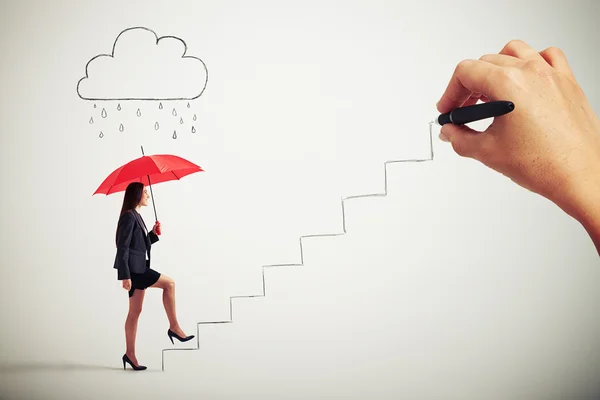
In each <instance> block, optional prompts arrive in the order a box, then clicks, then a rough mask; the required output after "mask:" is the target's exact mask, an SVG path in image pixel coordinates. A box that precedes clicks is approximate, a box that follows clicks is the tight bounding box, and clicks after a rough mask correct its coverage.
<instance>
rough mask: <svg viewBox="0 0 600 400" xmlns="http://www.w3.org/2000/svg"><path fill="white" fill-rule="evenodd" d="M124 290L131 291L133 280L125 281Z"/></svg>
mask: <svg viewBox="0 0 600 400" xmlns="http://www.w3.org/2000/svg"><path fill="white" fill-rule="evenodd" d="M123 289H125V290H131V279H123Z"/></svg>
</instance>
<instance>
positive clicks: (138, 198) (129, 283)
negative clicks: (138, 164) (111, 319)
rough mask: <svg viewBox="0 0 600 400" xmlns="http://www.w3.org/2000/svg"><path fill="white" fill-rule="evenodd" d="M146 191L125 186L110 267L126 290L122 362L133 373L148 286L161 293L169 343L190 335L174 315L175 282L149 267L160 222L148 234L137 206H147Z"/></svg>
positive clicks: (135, 185)
mask: <svg viewBox="0 0 600 400" xmlns="http://www.w3.org/2000/svg"><path fill="white" fill-rule="evenodd" d="M148 197H149V196H148V191H147V190H146V188H145V187H144V184H143V183H141V182H132V183H130V184H129V185H128V186H127V189H126V190H125V195H124V197H123V206H122V208H121V214H120V216H119V221H118V224H117V234H116V236H117V237H116V244H117V255H116V257H115V263H114V268H116V269H117V279H118V280H120V281H123V288H124V289H125V290H128V291H129V313H128V314H127V320H126V321H125V340H126V344H127V349H126V352H125V354H124V355H123V358H122V360H123V369H125V363H126V362H127V363H129V365H130V366H131V367H132V368H133V369H134V370H136V371H139V370H145V369H146V367H145V366H143V365H139V364H138V361H137V358H136V357H135V336H136V332H137V325H138V320H139V317H140V313H141V312H142V303H143V301H144V293H145V289H146V288H148V287H153V288H160V289H162V290H163V304H164V306H165V311H166V313H167V318H168V319H169V324H170V326H169V329H168V330H167V335H168V336H169V339H171V343H173V337H175V338H176V339H178V340H179V341H181V342H187V341H188V340H190V339H192V338H194V335H191V336H186V335H185V333H184V332H183V330H182V329H181V327H180V326H179V323H178V322H177V316H176V313H175V282H174V281H173V279H171V278H169V277H168V276H165V275H163V274H161V273H160V272H157V271H155V270H153V269H152V268H150V248H151V247H152V244H153V243H156V242H157V241H158V240H159V238H158V235H159V234H160V233H161V232H160V222H158V221H157V222H156V223H155V224H154V227H153V228H152V230H151V231H148V229H147V228H146V224H145V223H144V220H143V219H142V216H141V215H140V213H139V210H140V208H141V207H145V206H147V205H148Z"/></svg>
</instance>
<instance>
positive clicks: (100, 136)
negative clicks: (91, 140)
mask: <svg viewBox="0 0 600 400" xmlns="http://www.w3.org/2000/svg"><path fill="white" fill-rule="evenodd" d="M98 137H99V138H100V139H102V138H103V137H104V133H102V131H100V134H99V135H98Z"/></svg>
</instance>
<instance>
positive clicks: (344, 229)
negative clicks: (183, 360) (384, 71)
mask: <svg viewBox="0 0 600 400" xmlns="http://www.w3.org/2000/svg"><path fill="white" fill-rule="evenodd" d="M432 135H433V133H432V128H431V124H430V128H429V149H430V153H429V154H430V156H429V158H423V159H404V160H392V161H386V162H384V163H383V165H384V191H383V193H373V194H362V195H354V196H347V197H342V199H341V209H342V232H339V233H321V234H310V235H303V236H300V240H299V242H300V263H298V264H271V265H263V266H262V293H259V294H255V295H246V296H230V297H229V319H228V320H224V321H202V322H197V323H196V347H191V348H168V349H163V350H162V370H163V371H164V370H165V352H166V351H178V350H200V325H208V324H231V323H233V299H244V298H246V299H251V298H255V297H265V296H266V295H267V290H266V283H265V269H266V268H276V267H302V266H304V249H303V246H302V240H303V239H309V238H320V237H335V236H343V235H345V234H346V233H347V231H346V211H345V202H346V201H348V200H353V199H359V198H367V197H385V196H387V195H388V186H387V182H388V175H387V167H388V165H391V164H396V163H407V162H425V161H432V160H433V139H432Z"/></svg>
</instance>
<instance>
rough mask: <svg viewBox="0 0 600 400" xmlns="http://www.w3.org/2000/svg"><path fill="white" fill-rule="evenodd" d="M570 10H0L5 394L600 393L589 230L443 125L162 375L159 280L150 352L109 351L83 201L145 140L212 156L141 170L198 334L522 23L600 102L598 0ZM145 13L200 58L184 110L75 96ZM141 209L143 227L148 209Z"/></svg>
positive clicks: (96, 256) (94, 202)
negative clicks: (563, 57)
mask: <svg viewBox="0 0 600 400" xmlns="http://www.w3.org/2000/svg"><path fill="white" fill-rule="evenodd" d="M558 3H559V2H554V3H552V4H551V3H549V2H540V1H537V2H518V1H504V2H491V1H464V2H460V4H457V3H456V2H442V1H439V2H433V1H420V2H404V3H403V2H385V1H353V2H333V1H324V0H320V1H303V2H297V3H291V2H281V1H267V0H261V1H253V2H248V1H234V2H231V1H229V2H216V1H215V2H208V1H204V2H201V1H179V2H166V1H165V2H158V1H153V2H141V1H140V2H133V1H128V2H124V1H113V0H105V1H103V2H96V1H95V2H91V1H89V2H81V1H55V2H52V3H50V2H41V1H38V2H32V1H21V2H18V3H17V2H14V3H12V4H7V5H5V6H4V7H3V12H2V17H1V18H2V23H1V24H0V30H1V33H2V36H1V37H2V40H1V41H0V43H1V46H2V47H1V52H2V74H1V77H2V78H1V79H2V85H1V87H2V92H3V96H2V100H1V101H2V104H1V106H0V129H1V131H0V138H1V139H0V140H1V142H0V143H1V146H0V149H1V150H0V151H1V154H0V166H1V168H2V169H1V171H2V173H1V174H0V177H1V178H0V179H1V188H2V190H1V192H2V196H1V199H2V200H1V201H2V203H1V204H2V207H1V216H2V219H1V221H2V234H1V237H2V241H1V243H2V251H0V265H1V268H2V279H1V283H0V285H1V286H0V300H1V301H0V304H1V306H0V307H1V308H0V310H1V317H2V328H1V331H0V332H1V336H0V357H1V358H2V360H3V361H4V364H3V366H2V367H1V369H0V371H1V373H0V397H2V398H9V399H17V398H27V399H53V398H61V399H71V398H72V399H79V398H86V399H95V398H99V399H100V398H112V397H115V396H125V397H129V396H138V397H145V398H164V397H165V396H166V395H168V394H173V395H183V394H195V395H202V396H204V398H209V399H217V398H218V399H238V398H239V399H242V398H243V399H255V398H256V399H258V398H261V399H301V398H302V399H305V398H319V399H326V398H344V399H350V398H352V399H354V398H356V399H364V398H373V399H384V398H390V399H392V398H394V399H397V398H410V399H427V400H430V399H507V398H511V399H513V400H514V399H528V400H533V399H566V398H569V399H571V398H575V397H576V395H577V394H585V393H588V394H589V393H600V390H598V391H596V392H594V389H592V388H593V387H594V386H593V385H594V384H595V387H596V388H597V387H598V382H599V381H598V376H600V361H599V360H600V339H599V338H600V312H599V310H598V304H600V302H599V301H600V290H599V289H600V279H599V278H600V269H599V268H598V256H597V253H596V252H595V249H594V248H593V245H592V243H591V241H590V240H589V238H588V237H587V236H586V234H585V232H584V231H583V229H582V228H581V227H580V226H579V225H578V224H577V223H576V221H573V220H572V219H570V218H569V217H568V216H566V215H565V214H564V213H562V212H561V211H560V210H559V209H558V208H557V207H555V206H554V205H553V204H551V203H549V202H548V201H546V200H544V199H542V198H540V197H538V196H536V195H533V194H531V193H529V192H527V191H525V190H524V189H521V188H519V187H516V186H515V185H514V184H513V183H512V182H511V181H509V180H507V179H505V178H504V177H503V176H500V175H499V174H496V173H495V172H493V171H490V170H487V169H485V167H483V166H482V165H481V164H479V163H477V162H474V161H471V160H466V159H461V158H459V157H458V156H457V155H455V154H454V153H453V152H452V150H451V148H450V147H449V146H448V145H447V144H445V143H441V142H439V140H437V138H434V151H435V157H434V160H433V161H429V162H423V163H408V164H393V165H390V166H389V167H388V190H389V196H387V197H383V198H366V199H354V200H348V201H347V202H345V222H346V230H347V232H348V233H347V234H346V235H343V236H338V237H331V238H312V239H305V240H303V246H304V247H303V250H304V252H303V256H304V266H303V267H300V268H295V267H283V268H279V269H277V268H274V269H269V270H268V271H266V272H265V280H266V285H267V296H266V297H264V298H254V299H237V300H234V305H233V307H234V311H233V312H234V317H233V319H234V323H231V324H220V325H207V326H205V325H203V326H201V328H200V331H199V332H200V335H199V336H200V343H201V344H200V350H199V351H179V352H175V351H174V352H167V353H166V354H165V359H164V361H165V371H164V372H163V371H161V362H162V358H161V357H162V352H161V350H162V349H163V348H171V347H173V346H172V345H171V343H170V342H169V341H168V339H167V337H166V330H167V328H168V323H167V319H166V316H165V313H164V310H163V308H162V302H161V292H160V291H158V290H155V289H148V290H147V293H146V298H145V303H144V311H143V313H142V316H141V319H140V324H139V327H138V336H137V357H138V360H139V362H140V363H142V364H145V365H147V366H148V367H149V370H148V371H145V372H143V373H138V374H135V375H130V374H126V373H124V372H123V371H122V370H121V369H120V368H121V365H120V357H121V355H122V354H123V352H124V344H125V343H124V331H123V324H124V320H125V316H126V313H127V307H128V301H127V293H126V292H125V291H124V290H123V289H122V288H121V287H120V282H118V281H117V280H116V271H115V270H114V269H112V263H113V260H114V252H115V247H114V233H115V226H116V221H117V216H118V212H119V208H120V204H121V201H122V193H121V194H116V195H111V196H108V197H106V196H103V195H102V196H93V197H92V193H93V192H94V190H95V189H96V188H97V186H98V185H99V184H100V182H102V180H103V179H104V177H105V176H106V175H108V173H110V172H111V171H112V170H113V169H115V168H116V167H117V166H119V165H121V164H123V163H125V162H127V161H129V160H130V159H133V158H136V157H138V156H140V155H141V151H140V146H144V150H145V152H146V154H153V153H171V154H176V155H179V156H182V157H185V158H187V159H190V160H191V161H194V162H196V163H198V164H200V165H201V166H202V167H203V168H204V169H205V170H206V172H203V173H200V174H196V175H192V176H189V177H186V178H184V179H183V180H181V181H180V182H173V183H166V184H161V185H156V186H153V192H154V197H155V200H156V208H157V212H158V217H159V220H160V221H161V222H162V225H163V231H164V232H163V235H162V236H161V241H160V242H159V243H157V244H156V245H155V246H153V253H152V254H153V267H154V268H155V269H157V270H158V271H160V272H162V273H164V274H166V275H168V276H170V277H172V278H173V279H175V281H176V288H177V289H176V290H177V308H178V309H177V311H178V316H179V319H180V322H181V325H182V327H183V328H184V330H185V331H186V332H187V333H190V334H196V323H197V322H199V321H216V320H227V319H229V297H230V296H243V295H254V294H260V293H261V292H262V266H263V265H266V264H280V263H291V264H294V263H300V261H301V260H300V248H299V241H298V240H299V237H300V236H302V235H310V234H324V233H341V232H342V229H343V226H342V210H341V202H340V200H341V198H342V197H347V196H352V195H360V194H367V193H375V192H382V191H383V190H384V174H383V171H384V168H383V165H384V164H383V163H384V162H385V161H388V160H398V159H403V158H427V157H428V156H429V151H430V148H429V132H428V124H427V123H428V121H430V120H431V119H432V117H433V116H434V115H435V106H434V104H435V102H436V101H437V100H438V99H439V97H440V96H441V94H442V93H443V90H444V88H445V85H446V83H447V81H448V79H449V77H450V75H451V74H452V72H453V69H454V66H455V65H456V64H457V63H458V62H459V61H460V60H462V59H465V58H478V57H479V56H481V55H483V54H485V53H495V52H498V51H499V50H500V49H501V48H502V46H503V45H504V44H505V43H506V42H508V41H509V40H511V39H514V38H519V39H523V40H525V41H527V42H528V43H529V44H531V45H532V46H533V47H535V48H536V49H538V50H542V49H544V48H546V47H548V46H559V47H561V48H562V49H563V50H564V51H565V52H566V54H567V57H568V59H569V63H570V64H571V66H572V68H573V70H574V72H575V75H576V77H577V79H578V81H579V83H580V84H581V86H582V87H583V89H584V91H585V93H586V95H587V96H588V99H589V100H590V102H591V104H592V107H593V108H594V110H596V112H600V92H599V91H598V87H599V81H598V78H597V69H598V67H597V65H598V61H599V59H598V55H597V39H596V38H597V37H599V35H600V29H599V28H598V27H597V25H596V20H597V17H598V16H599V15H600V9H599V6H598V5H596V4H593V3H592V2H584V1H581V2H566V1H563V2H560V4H558ZM134 26H144V27H147V28H149V29H152V30H153V31H154V32H156V33H157V35H159V36H169V35H171V36H176V37H179V38H181V39H183V40H184V41H185V42H186V44H187V48H188V54H190V55H193V56H196V57H199V58H201V59H202V60H203V61H204V62H205V63H206V65H207V67H208V76H209V80H208V85H207V87H206V90H205V92H204V93H203V94H202V96H201V97H200V98H199V99H197V100H193V101H191V102H190V108H189V109H188V108H187V107H186V104H187V101H179V102H168V101H167V102H164V105H165V106H164V109H163V110H159V109H158V106H157V104H158V103H156V102H144V103H142V102H134V101H129V102H128V101H123V102H120V104H121V111H117V110H116V107H117V104H118V102H112V101H108V102H95V103H94V102H93V101H86V100H82V99H81V98H80V97H79V96H78V95H77V91H76V86H77V82H78V81H79V79H81V78H82V77H83V76H84V75H85V65H86V63H87V62H88V61H89V60H90V59H91V58H92V57H94V56H96V55H98V54H100V53H109V52H110V51H111V50H112V45H113V42H114V40H115V38H116V37H117V35H118V34H119V33H120V32H121V31H123V30H124V29H126V28H129V27H134ZM94 104H97V107H96V108H94V107H93V105H94ZM167 104H168V106H167ZM138 107H139V108H140V109H141V111H142V113H143V114H142V117H137V116H136V115H135V111H136V110H137V108H138ZM174 107H175V108H176V109H177V111H178V112H179V116H181V115H183V116H184V118H185V122H184V124H183V126H180V124H179V122H178V118H176V117H172V116H171V115H170V112H171V110H172V108H174ZM101 108H106V109H107V111H108V116H107V118H102V117H101V116H100V110H101ZM193 113H196V114H197V117H198V118H197V121H195V125H194V126H195V128H196V130H197V132H196V133H195V134H192V133H191V132H189V130H190V129H191V125H190V117H191V115H192V114H193ZM90 117H93V118H94V124H89V119H90ZM156 120H159V121H160V125H161V129H160V130H158V131H155V130H154V129H153V125H154V122H155V121H156ZM121 122H122V123H123V124H124V126H125V130H124V131H123V132H119V130H118V126H119V124H120V123H121ZM484 126H485V125H483V127H484ZM475 127H477V126H475ZM479 127H482V126H479ZM173 129H177V130H178V138H177V139H172V137H171V135H172V133H173ZM99 130H102V131H103V133H104V137H103V138H99V137H98V134H99ZM143 216H144V218H145V220H146V222H147V223H148V224H152V223H153V221H154V220H153V218H154V215H153V210H152V207H151V206H150V207H148V208H146V209H144V211H143ZM194 344H195V342H194ZM192 346H193V345H192ZM176 347H178V348H185V347H190V346H185V345H181V344H180V345H178V346H176Z"/></svg>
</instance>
